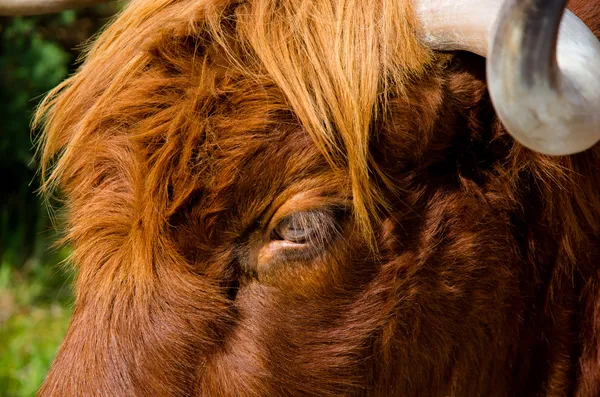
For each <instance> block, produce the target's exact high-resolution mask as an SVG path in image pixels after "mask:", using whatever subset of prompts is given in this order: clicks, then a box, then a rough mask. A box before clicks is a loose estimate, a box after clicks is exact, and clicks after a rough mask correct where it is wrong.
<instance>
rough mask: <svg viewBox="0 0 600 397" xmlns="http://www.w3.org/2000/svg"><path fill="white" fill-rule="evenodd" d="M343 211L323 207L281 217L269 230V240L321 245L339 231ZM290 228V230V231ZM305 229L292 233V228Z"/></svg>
mask: <svg viewBox="0 0 600 397" xmlns="http://www.w3.org/2000/svg"><path fill="white" fill-rule="evenodd" d="M343 213H344V211H342V210H340V209H325V210H314V211H302V212H297V213H293V214H291V215H289V216H287V217H285V218H283V219H282V220H281V221H279V223H278V224H277V225H276V226H275V227H274V228H273V230H272V231H271V240H286V241H289V242H291V243H294V244H298V245H307V246H308V245H313V246H317V245H322V244H325V243H327V242H329V241H331V240H332V239H333V237H335V235H336V234H338V233H339V232H340V230H339V227H340V225H339V223H340V221H341V218H342V215H343ZM290 229H292V231H291V232H290ZM298 229H305V230H304V231H305V233H304V234H301V235H299V236H298V235H294V230H298Z"/></svg>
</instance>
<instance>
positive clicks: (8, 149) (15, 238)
mask: <svg viewBox="0 0 600 397" xmlns="http://www.w3.org/2000/svg"><path fill="white" fill-rule="evenodd" d="M117 11H118V6H117V5H102V6H96V7H92V8H87V9H82V10H77V11H65V12H62V13H59V14H52V15H44V16H36V17H14V18H12V17H11V18H9V17H0V182H1V183H0V396H7V397H8V396H11V397H12V396H16V397H20V396H33V395H34V394H35V392H36V390H37V388H38V387H39V385H40V383H41V382H42V381H43V379H44V376H45V374H46V372H47V371H48V367H49V365H50V363H51V362H52V359H53V358H54V355H55V353H56V350H57V348H58V346H59V345H60V342H61V340H62V338H63V337H64V334H65V332H66V329H67V326H68V322H69V319H70V317H71V313H72V296H71V289H70V280H71V278H72V274H71V272H70V271H69V266H68V259H67V258H68V255H69V249H68V247H62V248H56V247H54V246H53V244H54V242H55V241H56V239H57V232H56V230H55V228H54V226H53V223H52V222H51V220H50V217H49V215H48V214H49V211H48V208H47V207H46V206H45V205H44V203H43V200H42V198H41V197H40V196H39V195H38V194H37V189H38V187H39V178H38V176H37V173H36V171H37V167H38V164H37V163H36V161H35V156H34V154H35V147H34V142H35V140H36V138H37V135H38V134H39V131H31V128H30V123H31V118H32V114H33V111H34V109H35V107H36V106H37V104H38V103H39V102H40V100H41V99H42V98H43V97H44V95H45V93H47V92H48V91H49V90H50V89H51V88H53V87H55V86H56V85H57V84H59V83H60V82H61V81H62V80H63V79H65V78H66V77H67V76H68V75H69V74H71V73H73V72H74V71H75V70H76V68H77V58H78V56H79V55H80V54H81V50H82V49H83V48H84V46H85V43H86V42H89V38H90V37H93V35H94V34H95V33H96V32H98V30H99V29H100V28H101V27H102V26H103V25H104V24H106V23H107V22H109V21H110V20H111V17H112V16H113V15H114V14H115V13H116V12H117ZM61 263H62V264H63V265H61Z"/></svg>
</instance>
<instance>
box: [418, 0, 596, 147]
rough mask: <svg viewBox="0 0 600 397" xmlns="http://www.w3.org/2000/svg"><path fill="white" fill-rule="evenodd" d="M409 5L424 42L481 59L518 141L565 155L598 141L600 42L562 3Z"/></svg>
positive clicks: (437, 0) (430, 1) (435, 0)
mask: <svg viewBox="0 0 600 397" xmlns="http://www.w3.org/2000/svg"><path fill="white" fill-rule="evenodd" d="M415 5H416V11H417V16H418V18H419V20H420V23H421V26H422V29H423V31H422V32H423V33H422V34H423V40H424V42H425V44H426V45H428V46H429V47H431V48H433V49H436V50H441V51H456V50H465V51H469V52H473V53H476V54H479V55H481V56H485V57H486V58H487V75H488V86H489V91H490V96H491V98H492V102H493V104H494V107H495V109H496V112H497V114H498V117H499V118H500V120H501V121H502V123H503V124H504V125H505V126H506V128H507V130H508V131H509V132H510V133H511V134H512V135H513V136H514V138H515V139H516V140H517V141H519V142H521V143H522V144H523V145H524V146H527V147H529V148H530V149H533V150H535V151H538V152H541V153H545V154H551V155H567V154H573V153H577V152H581V151H583V150H586V149H588V148H590V147H592V146H593V145H594V144H595V143H596V142H598V141H599V140H600V42H599V41H598V39H597V38H596V37H595V36H594V34H593V33H592V32H591V31H590V29H589V28H588V27H587V26H585V24H584V23H583V22H582V21H581V20H580V19H579V18H577V17H576V16H575V15H574V14H573V13H571V12H570V11H568V10H565V6H566V0H507V1H505V2H504V4H501V3H499V2H498V1H495V0H418V1H417V3H416V4H415ZM561 17H562V21H561ZM559 28H560V31H559Z"/></svg>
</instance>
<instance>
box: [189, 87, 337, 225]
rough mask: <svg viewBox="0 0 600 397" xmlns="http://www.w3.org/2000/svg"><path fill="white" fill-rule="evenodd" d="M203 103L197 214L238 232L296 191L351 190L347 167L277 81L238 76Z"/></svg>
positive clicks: (334, 192) (329, 192)
mask: <svg viewBox="0 0 600 397" xmlns="http://www.w3.org/2000/svg"><path fill="white" fill-rule="evenodd" d="M209 103H210V105H208V104H209ZM204 107H205V108H208V109H210V112H209V113H208V114H205V115H204V117H205V121H204V122H203V123H202V124H203V126H204V129H205V140H204V142H202V143H201V144H199V145H198V148H197V150H198V157H197V161H198V162H199V163H200V164H201V166H200V167H196V168H197V169H200V170H202V171H201V175H200V183H199V186H198V188H197V196H198V199H197V201H196V202H195V204H194V207H195V211H196V215H195V216H194V218H204V219H205V221H206V222H207V223H209V224H210V227H212V228H215V227H217V226H218V228H219V229H228V230H229V231H230V232H231V233H234V234H239V233H241V231H242V230H244V229H245V228H247V227H249V226H250V225H252V223H254V222H257V221H258V220H259V219H260V218H261V216H262V215H263V214H264V213H265V212H266V211H268V210H269V208H271V207H273V206H276V205H281V204H283V203H284V202H285V201H286V200H287V199H289V198H291V197H292V196H294V195H298V194H300V193H306V192H309V193H310V194H309V195H308V196H307V200H308V199H309V198H310V197H314V196H336V195H342V194H344V193H343V192H342V190H343V186H344V179H345V177H344V175H343V174H344V172H343V171H341V170H335V171H334V170H333V169H332V168H331V167H330V166H329V164H328V163H327V161H326V160H325V159H324V157H323V155H322V154H321V152H320V151H319V149H318V148H317V146H316V145H315V143H314V141H313V140H312V139H311V137H310V136H309V134H308V133H307V132H306V131H305V130H303V129H302V128H301V126H300V123H299V122H298V120H297V119H296V118H295V117H294V115H293V113H292V112H291V111H290V109H289V107H288V105H287V104H286V102H285V100H283V98H282V96H281V94H280V92H278V90H277V88H276V87H274V86H272V85H269V84H268V83H261V82H257V81H253V80H252V79H248V78H244V77H239V78H238V79H237V80H236V81H235V83H234V82H233V80H230V81H228V87H227V89H226V90H225V89H221V90H217V91H216V92H214V93H212V94H211V95H210V98H205V102H204ZM197 117H203V115H201V114H199V115H198V116H197ZM206 214H210V215H209V216H208V217H206V216H203V215H206ZM208 218H210V219H212V221H208ZM207 226H209V225H207Z"/></svg>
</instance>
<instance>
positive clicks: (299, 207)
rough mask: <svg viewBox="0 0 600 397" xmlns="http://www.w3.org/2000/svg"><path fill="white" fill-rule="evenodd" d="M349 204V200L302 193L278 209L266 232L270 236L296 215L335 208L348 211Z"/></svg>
mask: <svg viewBox="0 0 600 397" xmlns="http://www.w3.org/2000/svg"><path fill="white" fill-rule="evenodd" d="M307 196H308V197H307ZM349 204H350V201H349V200H348V199H343V198H338V197H329V196H315V195H314V193H313V194H311V192H306V193H300V194H297V195H295V196H294V197H292V198H291V199H289V200H287V201H286V202H285V203H284V204H283V205H282V206H280V207H279V208H277V210H276V211H275V212H274V213H273V214H272V215H271V216H270V218H269V219H268V221H267V222H266V227H265V232H266V233H267V234H270V233H271V231H272V230H274V229H275V227H276V226H277V225H278V224H279V223H280V222H281V221H283V220H284V219H285V218H287V217H288V216H291V215H293V214H295V213H301V212H309V211H323V210H327V209H329V210H332V209H335V208H341V209H347V208H349Z"/></svg>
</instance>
